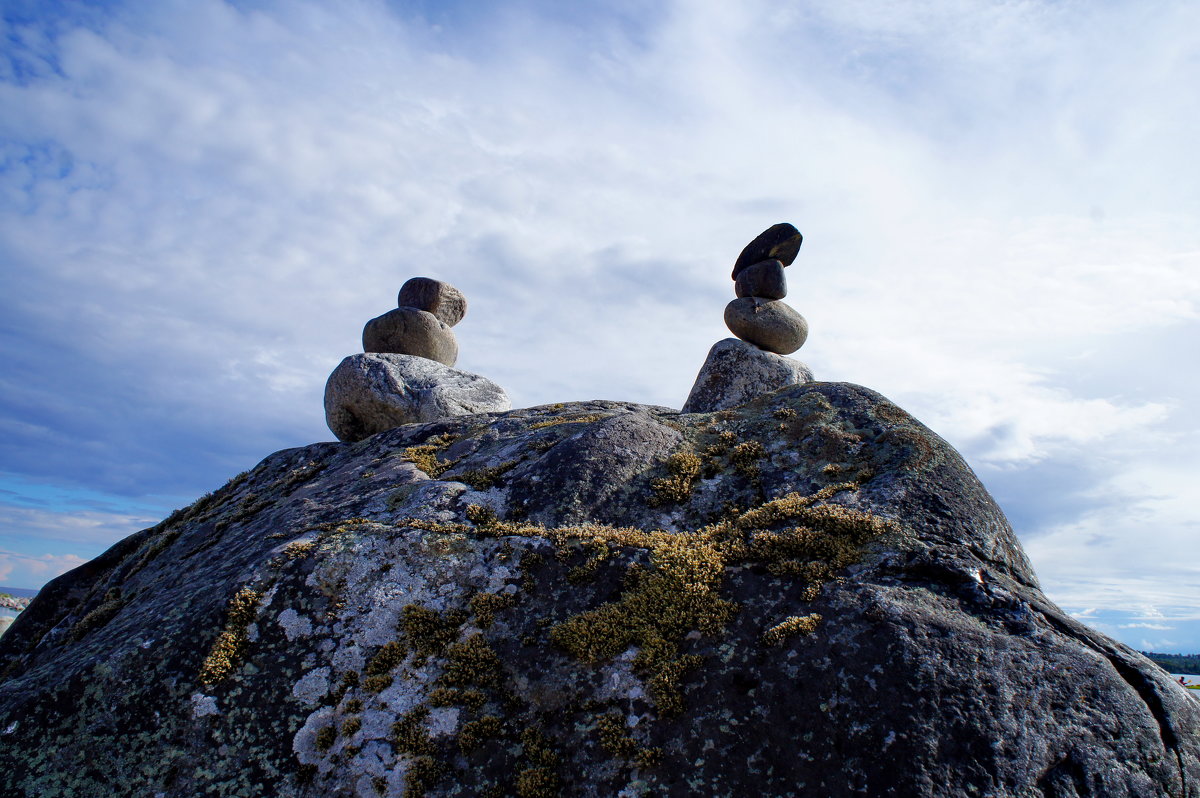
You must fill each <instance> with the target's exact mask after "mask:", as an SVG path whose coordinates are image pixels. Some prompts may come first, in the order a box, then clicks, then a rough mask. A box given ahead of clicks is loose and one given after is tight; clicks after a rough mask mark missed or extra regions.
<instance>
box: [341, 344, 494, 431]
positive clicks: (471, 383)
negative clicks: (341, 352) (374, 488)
mask: <svg viewBox="0 0 1200 798" xmlns="http://www.w3.org/2000/svg"><path fill="white" fill-rule="evenodd" d="M510 409H512V404H510V403H509V401H508V395H507V394H506V393H504V389H502V388H501V387H500V386H499V385H497V384H496V383H494V382H492V381H491V380H489V379H487V378H486V377H481V376H480V375H478V374H472V373H471V372H469V371H462V370H460V369H452V368H450V367H449V366H444V365H442V364H441V363H437V362H435V361H433V360H429V359H427V358H423V357H416V356H414V355H397V354H391V353H379V352H368V353H366V354H361V355H351V356H350V357H347V358H345V359H344V360H342V362H341V363H339V364H338V367H337V368H335V369H334V370H333V373H332V374H330V375H329V379H328V380H327V381H326V383H325V421H326V423H328V424H329V429H330V430H331V431H332V432H333V434H334V435H336V436H337V438H338V440H340V441H348V442H352V441H361V440H362V439H363V438H369V437H370V436H372V435H375V434H377V433H380V432H383V431H384V430H389V429H392V428H393V427H398V426H400V425H402V424H415V423H417V422H421V421H436V420H437V419H440V418H445V417H447V416H465V415H474V414H476V413H494V412H502V411H505V410H510Z"/></svg>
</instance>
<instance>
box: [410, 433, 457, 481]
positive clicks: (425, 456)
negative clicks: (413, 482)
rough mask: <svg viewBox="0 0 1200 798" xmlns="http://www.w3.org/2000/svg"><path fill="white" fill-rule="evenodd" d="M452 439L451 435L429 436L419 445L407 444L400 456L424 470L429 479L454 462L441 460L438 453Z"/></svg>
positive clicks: (434, 477) (435, 476)
mask: <svg viewBox="0 0 1200 798" xmlns="http://www.w3.org/2000/svg"><path fill="white" fill-rule="evenodd" d="M453 441H454V436H453V435H449V434H446V435H438V436H436V437H433V438H430V439H428V440H427V441H425V443H423V444H421V445H420V446H409V447H408V448H407V449H405V450H403V451H402V452H400V456H401V457H403V458H404V459H405V460H407V461H408V462H410V463H412V464H413V465H415V466H416V467H417V468H419V469H421V470H422V471H424V472H425V473H426V474H427V475H428V476H429V478H430V479H436V478H437V477H438V475H439V474H441V473H442V472H443V471H445V470H446V469H447V468H449V467H450V466H452V465H454V463H448V462H442V461H441V460H439V459H438V454H439V453H440V452H441V451H442V450H443V449H445V448H446V447H447V446H449V445H450V444H451V443H452V442H453Z"/></svg>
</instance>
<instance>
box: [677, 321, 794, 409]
mask: <svg viewBox="0 0 1200 798" xmlns="http://www.w3.org/2000/svg"><path fill="white" fill-rule="evenodd" d="M812 379H813V374H812V371H811V370H810V369H809V368H808V366H806V365H805V364H803V363H801V362H800V361H799V360H792V359H791V358H790V357H784V356H783V355H776V354H774V353H773V352H764V351H763V350H761V349H759V348H758V347H757V346H755V345H754V344H751V343H747V342H745V341H739V340H738V339H737V338H725V339H723V340H720V341H717V342H716V343H715V344H713V345H712V349H709V350H708V357H706V358H704V365H703V366H701V367H700V373H699V374H697V375H696V382H695V383H694V384H693V385H692V391H691V393H689V394H688V398H687V401H686V402H684V404H683V412H685V413H711V412H713V411H714V410H729V409H732V408H735V407H741V406H742V405H744V404H749V403H750V402H753V401H754V400H755V399H757V398H759V397H760V396H762V395H764V394H768V393H771V392H772V391H777V390H779V389H780V388H786V387H787V386H789V385H800V384H802V383H805V382H812Z"/></svg>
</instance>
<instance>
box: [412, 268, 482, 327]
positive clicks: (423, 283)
mask: <svg viewBox="0 0 1200 798" xmlns="http://www.w3.org/2000/svg"><path fill="white" fill-rule="evenodd" d="M396 303H397V305H399V307H402V308H416V309H417V310H423V311H425V312H426V313H432V314H433V315H435V316H437V318H438V321H440V322H442V323H443V324H445V325H446V326H448V327H453V326H454V325H455V324H458V323H459V322H460V321H462V318H463V316H465V315H467V298H466V297H465V296H463V294H462V291H459V290H458V289H457V288H455V287H454V286H452V285H450V283H444V282H442V281H441V280H434V279H432V278H429V277H414V278H412V279H411V280H409V281H408V282H406V283H405V284H404V285H402V286H400V295H399V296H398V297H397V298H396Z"/></svg>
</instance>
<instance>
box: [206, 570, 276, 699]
mask: <svg viewBox="0 0 1200 798" xmlns="http://www.w3.org/2000/svg"><path fill="white" fill-rule="evenodd" d="M260 601H262V594H261V593H259V592H258V591H257V590H254V589H253V588H249V587H243V588H242V589H241V590H239V591H238V592H237V594H236V595H235V596H234V597H233V598H232V599H231V600H230V602H229V607H228V609H227V610H226V615H225V628H224V629H223V630H222V631H221V634H219V635H217V640H216V642H214V643H213V645H212V648H211V649H210V650H209V652H208V656H207V657H205V658H204V664H203V665H202V666H201V667H200V677H199V679H200V683H201V684H203V685H214V684H216V683H217V682H219V681H221V680H222V679H224V678H225V677H226V676H228V675H229V674H230V672H231V671H232V670H233V669H234V668H235V667H236V666H237V664H238V661H239V660H240V659H241V657H242V652H243V649H244V648H245V646H246V627H247V626H249V625H250V622H251V621H253V620H254V616H255V614H256V613H257V612H258V604H259V602H260Z"/></svg>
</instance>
